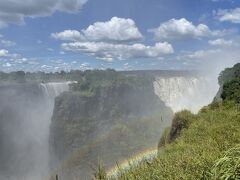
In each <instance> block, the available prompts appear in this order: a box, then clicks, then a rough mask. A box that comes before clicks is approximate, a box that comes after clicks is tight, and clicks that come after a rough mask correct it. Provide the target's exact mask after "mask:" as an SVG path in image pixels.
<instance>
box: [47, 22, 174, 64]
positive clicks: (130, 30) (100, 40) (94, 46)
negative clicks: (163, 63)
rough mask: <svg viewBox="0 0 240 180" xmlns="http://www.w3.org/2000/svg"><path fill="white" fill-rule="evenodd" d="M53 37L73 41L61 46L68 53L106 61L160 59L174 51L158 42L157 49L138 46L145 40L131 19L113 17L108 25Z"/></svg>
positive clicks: (103, 24)
mask: <svg viewBox="0 0 240 180" xmlns="http://www.w3.org/2000/svg"><path fill="white" fill-rule="evenodd" d="M51 37H53V38H55V39H58V40H62V41H70V42H66V43H63V44H62V45H61V47H62V49H63V50H65V51H73V52H80V53H85V54H89V55H92V56H94V57H96V58H98V59H102V60H105V61H113V60H115V59H116V60H124V59H134V58H159V57H160V56H162V55H166V54H171V53H173V52H174V50H173V47H172V45H171V44H169V43H167V42H163V43H161V42H159V43H156V44H155V45H154V46H148V45H144V44H142V43H137V42H136V41H140V40H142V39H143V35H142V34H141V33H140V31H139V29H138V28H137V26H136V24H135V22H134V21H133V20H132V19H125V18H119V17H113V18H111V19H110V20H109V21H106V22H96V23H94V24H92V25H90V26H88V27H87V28H86V29H83V30H81V31H77V30H65V31H63V32H59V33H52V34H51Z"/></svg>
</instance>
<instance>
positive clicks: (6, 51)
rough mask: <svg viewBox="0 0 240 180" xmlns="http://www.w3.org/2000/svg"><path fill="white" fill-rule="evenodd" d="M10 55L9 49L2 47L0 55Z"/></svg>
mask: <svg viewBox="0 0 240 180" xmlns="http://www.w3.org/2000/svg"><path fill="white" fill-rule="evenodd" d="M8 55H9V53H8V50H6V49H0V57H6V56H8Z"/></svg>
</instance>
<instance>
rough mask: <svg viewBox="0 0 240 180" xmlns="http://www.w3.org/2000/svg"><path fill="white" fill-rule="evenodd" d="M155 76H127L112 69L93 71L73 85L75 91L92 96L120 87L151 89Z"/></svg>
mask: <svg viewBox="0 0 240 180" xmlns="http://www.w3.org/2000/svg"><path fill="white" fill-rule="evenodd" d="M153 80H154V79H153V76H151V75H145V74H139V75H125V74H123V73H121V72H117V71H115V70H112V69H108V70H105V71H103V70H93V71H85V72H84V73H83V75H82V78H81V79H79V80H78V83H74V84H72V85H71V89H72V90H73V91H79V92H82V95H83V96H84V95H85V94H86V95H89V94H92V95H95V94H96V93H97V91H100V90H101V89H103V88H112V89H114V88H115V89H117V88H119V87H128V88H131V89H138V90H145V88H146V87H150V86H151V84H152V82H153Z"/></svg>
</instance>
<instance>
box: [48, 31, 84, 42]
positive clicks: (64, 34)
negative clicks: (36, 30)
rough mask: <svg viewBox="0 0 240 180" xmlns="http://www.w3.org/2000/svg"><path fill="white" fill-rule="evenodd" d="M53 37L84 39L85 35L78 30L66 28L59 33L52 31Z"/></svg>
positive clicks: (69, 39) (65, 39) (67, 39)
mask: <svg viewBox="0 0 240 180" xmlns="http://www.w3.org/2000/svg"><path fill="white" fill-rule="evenodd" d="M51 37H52V38H55V39H58V40H62V41H80V40H82V39H83V36H82V35H81V33H80V32H79V31H77V30H65V31H63V32H59V33H52V34H51Z"/></svg>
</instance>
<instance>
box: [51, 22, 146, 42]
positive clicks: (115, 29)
mask: <svg viewBox="0 0 240 180" xmlns="http://www.w3.org/2000/svg"><path fill="white" fill-rule="evenodd" d="M51 36H52V37H53V38H55V39H59V40H64V41H105V42H109V41H110V42H111V41H114V42H116V41H135V40H140V39H142V38H143V35H142V34H141V33H140V32H139V30H138V28H137V26H136V24H135V22H134V21H133V20H132V19H124V18H118V17H113V18H112V19H111V20H109V21H106V22H96V23H94V24H93V25H90V26H89V27H88V28H87V29H83V30H81V31H77V30H65V31H63V32H59V33H52V35H51Z"/></svg>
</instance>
